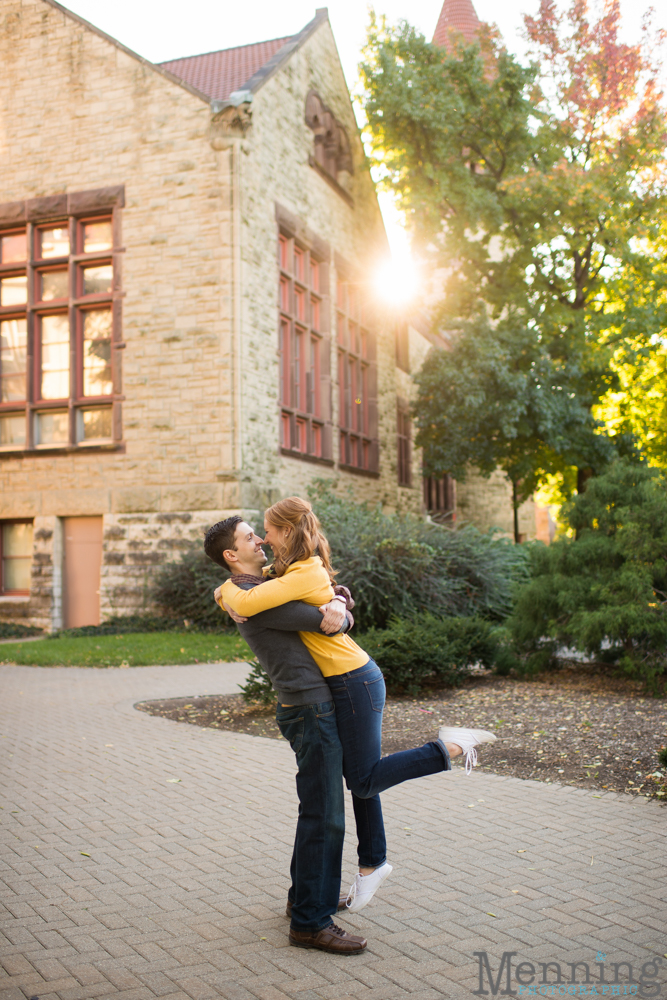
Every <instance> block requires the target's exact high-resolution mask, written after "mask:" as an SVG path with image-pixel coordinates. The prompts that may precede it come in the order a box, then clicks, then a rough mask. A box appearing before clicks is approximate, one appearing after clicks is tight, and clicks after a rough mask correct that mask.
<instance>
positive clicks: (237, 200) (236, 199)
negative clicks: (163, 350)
mask: <svg viewBox="0 0 667 1000" xmlns="http://www.w3.org/2000/svg"><path fill="white" fill-rule="evenodd" d="M229 170H230V192H231V212H232V400H233V403H232V408H233V420H232V461H233V468H234V471H235V473H236V475H237V476H239V477H240V475H241V469H242V468H243V441H242V437H241V413H242V398H241V396H242V382H241V150H240V140H239V139H235V140H234V141H233V142H232V144H231V146H230V149H229ZM239 501H240V497H239Z"/></svg>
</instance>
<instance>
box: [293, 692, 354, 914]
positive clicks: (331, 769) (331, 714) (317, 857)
mask: <svg viewBox="0 0 667 1000" xmlns="http://www.w3.org/2000/svg"><path fill="white" fill-rule="evenodd" d="M276 722H277V723H278V726H279V728H280V732H281V733H282V735H283V736H284V737H285V739H286V740H287V741H288V743H289V744H290V746H291V747H292V750H293V751H294V753H295V754H296V760H297V764H298V768H299V769H298V773H297V776H296V790H297V795H298V798H299V818H298V820H297V824H296V837H295V839H294V851H293V853H292V863H291V865H290V875H291V877H292V885H291V888H290V890H289V899H290V900H291V902H292V927H293V928H294V930H298V931H319V930H321V929H322V928H323V927H328V926H329V924H330V923H331V922H332V921H331V918H332V915H333V914H334V913H335V912H336V909H337V907H338V897H339V894H340V869H341V862H342V856H343V840H344V837H345V795H344V791H343V781H342V772H343V751H342V747H341V744H340V739H339V737H338V729H337V727H336V712H335V709H334V705H333V702H331V701H327V702H324V703H323V704H321V705H296V706H294V707H291V708H286V707H284V706H283V705H278V708H277V710H276Z"/></svg>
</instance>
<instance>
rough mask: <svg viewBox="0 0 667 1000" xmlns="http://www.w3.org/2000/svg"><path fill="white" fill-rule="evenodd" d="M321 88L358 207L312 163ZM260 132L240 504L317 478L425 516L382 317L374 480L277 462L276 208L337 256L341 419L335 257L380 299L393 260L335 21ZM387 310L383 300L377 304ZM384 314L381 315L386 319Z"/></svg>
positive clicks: (269, 98)
mask: <svg viewBox="0 0 667 1000" xmlns="http://www.w3.org/2000/svg"><path fill="white" fill-rule="evenodd" d="M311 89H313V90H315V91H317V93H318V94H319V95H320V97H321V98H322V100H323V101H324V102H325V103H326V104H327V105H328V106H330V107H331V109H332V110H333V112H334V113H335V115H336V117H337V118H338V120H339V121H341V122H342V123H343V124H344V125H345V127H346V129H347V132H348V136H349V137H350V139H351V145H352V155H353V160H354V171H353V173H352V175H351V176H350V177H349V178H348V179H347V180H346V181H345V185H346V190H347V191H348V192H349V193H350V194H351V195H352V198H353V199H354V207H351V206H350V205H349V204H348V202H347V201H346V200H345V199H344V198H342V197H341V196H340V195H339V194H338V193H336V191H335V190H333V189H332V187H331V186H330V185H329V184H328V183H327V182H326V180H324V178H322V177H321V176H320V174H318V173H317V172H316V171H315V169H314V168H313V167H312V166H310V165H309V156H311V155H312V153H313V133H312V132H311V131H310V129H309V128H307V127H306V125H305V122H304V112H305V99H306V95H307V94H308V92H309V91H310V90H311ZM251 112H252V127H251V128H250V130H249V131H248V133H247V135H246V137H245V138H244V140H243V142H242V151H243V152H242V156H241V180H240V187H241V218H242V226H241V257H242V264H241V266H242V276H243V277H242V288H243V299H242V303H241V310H242V312H241V327H242V332H241V336H242V353H243V357H244V368H243V374H242V387H241V393H242V402H241V409H242V411H243V413H244V416H245V421H246V422H245V426H244V431H243V439H242V446H241V447H242V465H243V472H244V475H243V480H242V483H241V496H242V503H243V506H244V507H245V508H261V507H263V506H265V505H266V504H267V503H271V502H273V501H274V500H275V499H277V498H278V497H279V496H285V495H288V494H289V493H292V492H296V493H302V494H303V493H304V492H305V491H306V489H307V486H308V484H309V483H310V482H311V481H312V480H313V478H316V477H324V478H329V479H332V480H334V481H335V482H337V484H338V486H337V488H338V489H339V490H340V491H343V492H345V491H347V490H348V489H349V488H352V490H353V494H354V496H355V497H356V498H357V499H358V500H381V501H382V502H384V503H386V504H388V505H390V506H391V507H395V506H396V505H397V503H398V502H399V492H404V493H405V494H406V499H407V501H408V503H409V506H410V507H411V509H413V510H419V509H420V501H421V490H420V489H415V490H409V491H399V490H398V487H397V484H396V368H395V349H394V335H393V328H392V322H391V317H389V318H388V317H387V316H386V313H385V314H384V315H382V313H381V315H380V318H379V323H378V326H377V328H376V332H377V364H378V396H379V415H378V416H379V442H380V475H379V477H378V478H372V477H368V476H364V475H358V474H355V473H351V472H348V471H345V470H340V471H339V470H338V462H337V459H338V454H337V452H338V449H337V446H335V447H334V464H333V466H331V467H327V466H324V465H318V464H316V463H310V462H307V461H302V460H300V459H295V458H292V457H288V456H282V455H280V454H279V449H278V405H277V403H278V324H277V277H276V239H277V226H276V219H275V212H276V204H279V205H280V206H282V207H283V208H284V209H286V210H287V211H288V212H290V213H291V214H292V215H293V216H295V217H296V218H297V219H299V220H300V221H301V222H302V224H303V225H304V226H307V227H308V228H309V229H310V230H311V231H312V232H313V233H314V234H316V235H317V236H318V237H319V238H320V239H322V240H324V241H326V242H327V243H328V244H329V247H330V249H331V257H332V259H331V265H330V269H329V271H330V282H329V290H330V297H329V306H330V314H329V327H330V329H331V331H332V358H331V361H332V364H331V371H332V404H333V422H334V426H335V425H336V423H337V419H338V383H337V357H338V355H337V349H336V344H335V339H336V338H335V332H336V295H335V292H336V281H337V279H338V271H337V263H336V261H337V258H342V259H343V260H344V261H345V262H346V263H347V264H348V265H349V267H350V269H351V271H352V274H353V275H354V276H355V279H354V280H356V281H358V282H359V285H360V286H361V288H362V290H363V292H364V293H365V294H368V295H369V296H371V297H372V296H373V290H372V278H373V273H374V270H375V268H376V267H377V264H378V262H379V261H380V260H381V259H382V258H384V257H385V256H386V255H387V253H388V249H387V243H386V237H385V233H384V227H383V224H382V219H381V216H380V211H379V207H378V204H377V200H376V197H375V192H374V189H373V185H372V182H371V179H370V174H369V171H368V164H367V162H366V160H365V157H364V153H363V148H362V146H361V142H360V140H359V138H358V133H357V125H356V122H355V119H354V115H353V113H352V108H351V105H350V100H349V96H348V92H347V87H346V85H345V80H344V77H343V73H342V70H341V67H340V62H339V59H338V54H337V52H336V47H335V42H334V38H333V35H332V32H331V28H330V26H329V24H328V23H326V22H325V23H324V24H323V25H322V26H321V27H320V28H319V29H318V30H317V31H316V32H314V34H312V35H311V36H310V38H309V39H308V40H307V41H306V42H305V43H304V44H303V45H302V46H301V47H300V48H299V50H298V51H297V52H295V53H294V54H293V56H292V57H291V59H290V61H289V63H288V64H287V65H286V66H285V67H284V68H283V69H281V71H280V72H279V73H277V74H276V75H275V76H274V77H273V78H272V79H270V80H269V81H268V82H267V83H265V84H264V86H263V87H262V88H261V90H260V91H259V92H258V93H257V94H256V95H255V97H254V100H253V103H252V106H251ZM377 305H378V306H382V303H380V302H378V303H377ZM380 312H381V311H380Z"/></svg>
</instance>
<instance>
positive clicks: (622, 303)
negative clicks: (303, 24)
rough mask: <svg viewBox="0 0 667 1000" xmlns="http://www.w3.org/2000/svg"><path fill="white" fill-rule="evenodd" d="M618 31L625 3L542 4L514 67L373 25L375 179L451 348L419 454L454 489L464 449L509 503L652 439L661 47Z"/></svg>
mask: <svg viewBox="0 0 667 1000" xmlns="http://www.w3.org/2000/svg"><path fill="white" fill-rule="evenodd" d="M619 28H620V9H619V2H618V0H606V2H605V3H603V4H602V5H601V6H600V7H598V8H597V9H596V11H594V12H591V10H590V9H589V6H588V4H587V3H586V2H585V0H574V2H573V3H572V4H571V5H570V6H568V7H567V8H566V7H564V6H563V5H559V4H556V3H555V2H554V0H541V3H540V7H539V11H538V13H537V15H536V16H535V17H526V18H525V30H526V35H527V38H528V41H529V44H530V47H531V61H530V64H529V65H522V64H520V63H519V62H518V60H517V59H516V58H515V57H513V56H512V55H510V54H509V53H508V52H507V51H506V49H505V48H504V47H503V44H502V40H501V39H500V38H499V37H498V36H497V34H496V33H494V32H493V31H491V30H490V31H486V32H484V33H483V34H482V35H481V36H480V39H479V41H478V42H477V43H476V44H473V45H469V46H466V45H465V44H464V43H463V40H459V42H458V43H457V44H454V45H450V46H449V47H448V48H447V49H440V48H437V47H435V46H433V45H431V44H429V43H428V42H426V40H425V39H424V38H423V37H422V36H421V35H419V34H418V33H417V32H416V31H415V30H414V29H412V28H411V27H410V26H409V25H408V24H406V23H405V22H402V23H401V24H399V25H398V26H397V27H395V28H390V27H388V26H387V25H386V24H385V23H383V22H382V23H378V22H377V21H374V22H373V23H372V24H371V28H370V31H369V40H368V47H367V50H366V58H365V62H364V64H363V65H362V67H361V69H362V79H363V83H364V96H363V105H364V109H365V112H366V115H367V119H368V134H369V138H370V143H371V147H372V151H373V156H374V158H375V162H376V170H377V171H378V174H379V175H380V177H381V182H382V183H383V184H384V185H385V186H386V187H388V188H389V189H391V190H392V191H393V192H394V193H395V195H396V198H397V201H398V204H399V206H400V207H401V208H402V209H403V211H404V212H405V217H406V222H407V224H408V226H409V227H410V230H411V233H412V237H413V245H414V246H415V247H416V248H417V250H418V252H420V253H421V255H422V256H423V258H424V259H425V260H426V261H430V263H431V265H432V268H433V273H434V274H436V276H437V278H436V282H435V284H436V290H437V296H436V298H437V304H436V305H435V306H434V308H432V309H431V318H432V321H433V323H434V325H435V326H436V327H437V328H438V330H439V331H440V332H441V333H444V335H445V336H446V337H447V338H448V339H449V342H450V345H451V349H450V350H449V351H443V352H437V351H433V352H432V353H431V355H430V357H429V359H428V360H427V362H426V364H425V366H424V368H423V370H422V373H421V375H420V376H419V382H420V398H419V402H418V404H417V408H416V419H417V423H418V426H419V428H420V429H419V436H418V443H419V444H421V445H422V446H423V447H424V454H425V459H426V463H427V467H428V468H429V470H430V471H432V472H434V473H440V472H444V471H453V470H454V469H456V471H457V474H458V475H459V476H460V475H462V474H465V472H464V470H465V466H466V463H471V462H472V463H474V462H475V460H476V455H475V449H474V448H467V445H466V441H476V442H477V446H476V448H477V452H479V451H480V447H479V444H480V441H482V442H484V444H485V454H486V455H487V459H488V460H487V466H488V465H493V462H494V461H495V463H496V465H498V466H500V467H501V468H504V469H505V471H506V473H507V475H508V476H509V478H510V479H511V480H512V483H513V485H514V487H515V498H516V499H517V502H519V501H520V499H521V498H522V496H524V495H525V494H526V492H527V491H530V490H532V489H534V487H535V485H536V484H539V482H543V481H544V480H545V479H546V477H548V476H550V475H553V474H554V473H557V474H559V475H560V477H561V479H562V481H563V483H564V484H565V486H567V484H568V483H569V484H570V486H573V485H574V484H575V483H576V471H577V469H579V470H582V469H584V468H591V469H593V470H597V471H600V470H601V468H602V467H603V466H604V465H605V464H606V463H607V462H608V461H610V460H612V459H613V457H614V455H615V454H617V453H619V451H620V452H626V453H631V452H632V450H633V448H634V447H635V446H636V445H639V446H643V445H645V444H646V441H647V439H648V436H650V435H649V431H648V430H647V429H646V428H645V427H644V429H643V430H642V426H641V425H642V421H641V419H639V418H638V417H637V414H636V410H637V405H638V397H637V393H635V394H634V395H633V385H634V379H635V377H639V376H640V372H641V370H642V366H644V365H645V364H646V362H647V359H653V360H654V365H653V367H654V369H655V370H656V372H658V373H663V374H664V371H665V366H664V364H660V363H655V358H656V356H657V355H659V354H660V352H661V351H662V347H661V340H660V336H661V333H662V331H663V330H664V328H665V326H667V312H666V305H667V296H666V295H665V277H666V275H665V267H664V263H663V261H664V260H665V253H664V248H665V246H666V245H667V241H666V238H665V233H664V231H663V230H662V229H661V226H662V223H661V219H662V218H663V217H665V215H666V214H667V212H666V209H667V177H666V174H665V150H666V148H667V114H666V110H665V105H664V101H663V95H662V93H661V90H660V86H659V83H658V81H659V75H660V64H659V58H658V57H659V53H660V49H661V46H662V44H663V42H664V38H663V35H662V33H661V32H658V31H655V30H653V29H652V28H651V25H650V21H646V22H645V24H644V32H643V37H642V40H641V41H640V42H638V43H637V44H628V43H627V42H625V41H623V40H622V39H621V36H620V31H619ZM480 330H482V331H486V332H485V333H484V335H483V336H482V335H480ZM489 331H491V333H489ZM493 331H496V332H497V335H498V336H497V343H502V345H503V355H502V358H501V359H500V361H499V363H502V365H503V366H504V369H506V370H509V371H511V372H514V371H520V372H521V373H522V378H523V380H524V382H525V386H524V397H525V399H526V400H527V401H529V404H530V405H528V402H527V404H526V406H525V407H524V408H523V409H521V407H517V406H514V407H508V408H507V410H506V414H505V416H506V419H504V420H503V421H502V426H500V425H499V421H498V420H496V421H495V422H494V421H493V420H490V419H489V416H490V414H491V413H492V412H495V411H497V409H498V406H497V400H494V399H493V398H492V397H493V392H494V389H493V385H494V384H495V383H496V382H497V381H498V377H497V375H498V373H496V372H495V371H492V372H491V374H492V376H493V377H491V378H489V370H490V366H491V368H492V367H493V364H494V363H495V362H494V361H493V358H492V357H491V355H493V353H494V346H495V345H494V343H493V340H494V337H493V335H492V333H493ZM495 353H496V354H497V350H496V351H495ZM464 359H465V364H466V366H467V369H468V371H469V372H470V379H471V381H470V384H469V390H470V391H469V392H468V394H467V398H466V396H465V394H463V393H461V392H460V389H459V387H458V386H457V384H456V379H457V372H460V369H461V363H462V362H463V360H464ZM476 372H479V378H478V377H477V375H476ZM459 381H460V380H459ZM456 395H458V398H460V403H459V404H457V406H458V409H457V408H456V407H454V406H453V405H452V402H451V400H452V398H453V396H456ZM555 395H558V396H559V398H560V399H561V400H562V399H569V400H572V407H571V409H572V411H573V412H572V413H569V412H568V406H567V405H566V406H556V405H555ZM631 400H634V402H633V406H634V411H633V412H634V413H635V416H634V417H633V418H632V419H631V418H630V416H629V413H630V405H629V404H630V401H631ZM494 408H495V409H494ZM654 409H656V408H655V407H654ZM575 410H576V411H577V415H576V417H575V419H574V423H575V424H576V427H577V433H576V435H575V436H573V435H572V434H571V432H570V431H569V430H568V422H569V424H572V418H573V413H574V411H575ZM584 411H585V414H586V417H585V418H584V416H583V413H584ZM463 427H465V434H463V433H461V432H460V430H459V428H463ZM529 453H530V454H531V455H532V456H534V458H532V459H530V460H529V461H528V466H529V467H528V468H527V466H526V460H524V461H523V462H522V463H517V461H516V456H517V455H522V456H524V459H525V456H526V455H528V454H529ZM508 456H509V457H508ZM664 457H665V460H666V461H667V453H666V454H665V456H664ZM483 471H486V470H483Z"/></svg>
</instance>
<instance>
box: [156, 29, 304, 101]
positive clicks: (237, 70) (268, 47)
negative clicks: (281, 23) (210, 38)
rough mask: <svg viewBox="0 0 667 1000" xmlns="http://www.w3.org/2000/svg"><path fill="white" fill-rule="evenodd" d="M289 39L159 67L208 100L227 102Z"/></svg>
mask: <svg viewBox="0 0 667 1000" xmlns="http://www.w3.org/2000/svg"><path fill="white" fill-rule="evenodd" d="M291 38H292V36H291V35H288V36H287V37H286V38H274V39H272V40H271V41H269V42H256V43H255V44H254V45H239V46H238V47H237V48H234V49H221V50H220V51H219V52H206V53H205V54H204V55H201V56H186V57H185V58H184V59H171V60H170V61H169V62H163V63H159V65H160V66H161V67H162V68H163V69H166V70H169V72H170V73H173V74H174V76H177V77H178V78H179V79H180V80H184V81H185V83H189V84H190V86H192V87H196V88H197V90H199V91H201V93H202V94H206V96H207V97H210V98H211V100H226V99H227V98H228V97H229V95H230V94H232V93H233V92H234V91H235V90H242V89H243V84H244V83H246V82H247V81H248V80H249V79H250V77H251V76H252V75H253V74H254V73H256V72H257V70H258V69H261V68H262V66H264V65H265V64H266V63H267V62H268V61H269V59H270V58H271V57H272V56H273V55H275V53H276V52H277V51H278V49H281V48H282V47H283V45H284V44H285V42H289V41H290V39H291Z"/></svg>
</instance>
